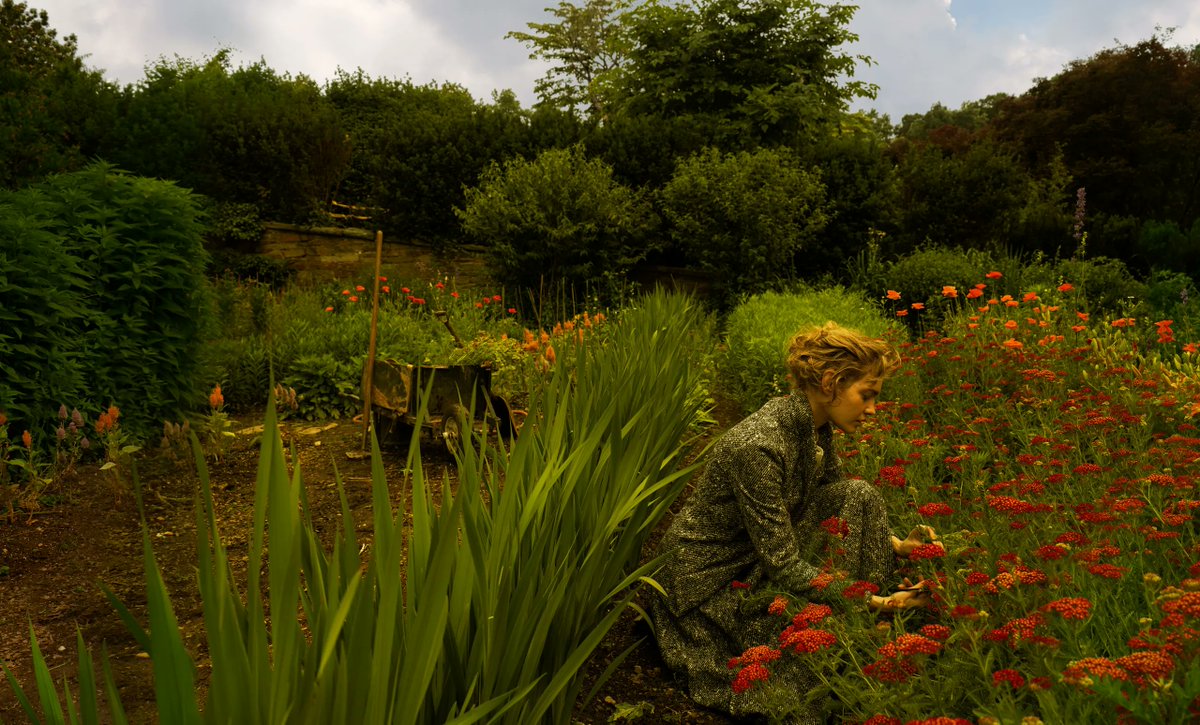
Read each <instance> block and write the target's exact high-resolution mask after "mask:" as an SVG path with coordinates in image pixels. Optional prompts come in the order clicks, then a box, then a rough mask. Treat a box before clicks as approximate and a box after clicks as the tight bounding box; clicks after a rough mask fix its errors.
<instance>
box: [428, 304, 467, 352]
mask: <svg viewBox="0 0 1200 725" xmlns="http://www.w3.org/2000/svg"><path fill="white" fill-rule="evenodd" d="M433 316H434V317H436V318H438V319H439V320H441V321H442V324H443V325H445V326H446V329H447V330H448V331H449V332H450V337H453V338H454V344H455V345H457V346H458V347H466V346H465V345H463V341H462V338H461V337H459V336H458V333H457V332H455V331H454V328H453V327H451V326H450V315H449V313H447V312H446V311H445V310H434V311H433Z"/></svg>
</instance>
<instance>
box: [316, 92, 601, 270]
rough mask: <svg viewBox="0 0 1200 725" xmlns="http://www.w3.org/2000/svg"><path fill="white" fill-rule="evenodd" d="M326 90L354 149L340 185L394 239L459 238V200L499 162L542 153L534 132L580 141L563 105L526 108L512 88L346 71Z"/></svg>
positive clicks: (439, 242)
mask: <svg viewBox="0 0 1200 725" xmlns="http://www.w3.org/2000/svg"><path fill="white" fill-rule="evenodd" d="M326 95H327V97H328V98H329V100H330V101H332V102H333V104H334V106H335V107H336V108H337V109H338V112H339V114H340V116H341V118H342V119H343V121H344V123H345V124H346V130H347V133H348V134H349V138H350V141H351V143H352V144H353V147H354V151H353V157H352V161H351V168H350V173H349V174H347V176H346V179H345V181H344V183H343V184H342V186H341V188H340V190H339V193H340V194H341V195H342V196H344V197H345V198H346V200H348V201H353V202H355V203H357V204H362V205H367V206H371V207H375V208H376V209H377V211H376V212H374V214H375V219H373V221H374V222H375V223H376V224H378V225H379V227H380V228H381V229H383V231H384V232H385V234H386V236H387V237H388V238H400V239H407V240H411V239H418V240H421V241H425V242H428V243H431V244H434V245H436V246H439V247H444V246H448V245H451V244H453V243H455V242H457V241H459V237H460V236H461V235H460V232H461V230H460V227H459V223H458V220H457V218H456V217H455V214H454V208H455V207H456V206H461V205H462V204H463V190H464V188H466V187H468V186H473V185H474V184H475V183H476V182H477V181H478V179H479V175H480V173H481V172H482V171H483V170H484V169H486V168H487V167H488V165H489V164H490V163H492V162H494V161H500V160H504V159H507V158H510V157H513V156H522V155H529V156H532V155H534V154H536V152H537V147H536V145H535V144H534V143H533V141H531V139H532V138H533V134H534V133H540V134H544V135H545V137H546V138H549V139H551V140H552V142H553V143H566V144H569V143H571V142H573V141H574V130H573V129H574V128H575V127H577V125H578V122H577V121H576V120H575V119H573V118H564V117H563V113H562V112H560V111H557V110H556V109H552V108H546V109H541V110H540V111H538V112H537V113H533V114H529V113H527V112H525V111H524V110H522V109H521V107H520V104H519V103H517V101H516V98H515V96H513V95H512V94H511V93H506V94H500V95H499V96H497V97H496V99H495V101H494V102H493V103H492V104H483V103H479V102H478V101H476V100H475V99H474V98H473V97H472V96H471V94H470V92H468V91H467V90H466V89H465V88H463V87H462V86H458V85H454V84H449V83H447V84H440V85H439V84H434V83H430V84H426V85H416V84H414V83H412V81H410V80H395V79H384V78H377V79H372V78H371V77H369V76H367V75H366V74H365V73H363V72H362V71H361V70H359V71H357V72H356V73H353V74H350V73H344V72H343V73H339V74H338V76H337V77H336V78H335V80H334V81H333V82H331V83H330V84H329V85H328V86H327V88H326Z"/></svg>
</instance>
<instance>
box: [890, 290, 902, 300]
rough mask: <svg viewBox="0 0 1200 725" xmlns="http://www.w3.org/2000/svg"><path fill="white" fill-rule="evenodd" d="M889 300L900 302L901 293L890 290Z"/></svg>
mask: <svg viewBox="0 0 1200 725" xmlns="http://www.w3.org/2000/svg"><path fill="white" fill-rule="evenodd" d="M887 298H888V299H889V300H898V299H900V293H899V292H897V291H896V290H894V289H890V290H888V291H887Z"/></svg>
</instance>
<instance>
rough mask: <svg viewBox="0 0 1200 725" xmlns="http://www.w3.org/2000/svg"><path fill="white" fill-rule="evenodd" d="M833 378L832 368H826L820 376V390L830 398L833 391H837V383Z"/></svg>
mask: <svg viewBox="0 0 1200 725" xmlns="http://www.w3.org/2000/svg"><path fill="white" fill-rule="evenodd" d="M834 378H835V376H834V374H833V371H832V370H826V371H825V374H824V375H822V376H821V392H822V393H824V394H825V395H828V396H829V397H831V398H832V397H834V393H835V392H837V383H836V381H835V380H834Z"/></svg>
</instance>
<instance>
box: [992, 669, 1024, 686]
mask: <svg viewBox="0 0 1200 725" xmlns="http://www.w3.org/2000/svg"><path fill="white" fill-rule="evenodd" d="M1005 684H1007V685H1011V686H1012V688H1013V689H1014V690H1019V689H1020V688H1022V687H1024V686H1025V678H1024V677H1022V676H1021V673H1020V672H1017V671H1016V670H996V671H995V672H993V673H992V685H993V686H995V687H999V686H1001V685H1005Z"/></svg>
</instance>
